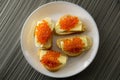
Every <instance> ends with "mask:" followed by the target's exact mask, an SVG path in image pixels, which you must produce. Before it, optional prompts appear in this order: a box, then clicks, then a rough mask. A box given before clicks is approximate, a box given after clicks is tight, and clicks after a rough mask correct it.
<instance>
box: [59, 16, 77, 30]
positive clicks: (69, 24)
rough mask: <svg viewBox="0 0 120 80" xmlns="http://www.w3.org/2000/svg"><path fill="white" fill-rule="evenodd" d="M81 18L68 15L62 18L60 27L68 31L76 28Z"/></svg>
mask: <svg viewBox="0 0 120 80" xmlns="http://www.w3.org/2000/svg"><path fill="white" fill-rule="evenodd" d="M78 21H79V19H78V17H76V16H71V15H67V16H65V17H62V18H61V19H60V22H59V23H60V28H61V29H64V30H66V31H69V30H70V29H72V28H74V27H75V25H76V24H77V23H78Z"/></svg>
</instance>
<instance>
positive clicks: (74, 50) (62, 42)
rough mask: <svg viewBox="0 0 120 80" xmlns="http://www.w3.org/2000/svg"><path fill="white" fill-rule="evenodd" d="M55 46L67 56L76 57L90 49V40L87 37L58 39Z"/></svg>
mask: <svg viewBox="0 0 120 80" xmlns="http://www.w3.org/2000/svg"><path fill="white" fill-rule="evenodd" d="M57 45H58V47H59V48H61V49H62V51H63V52H64V53H65V54H67V55H68V56H77V55H80V54H81V53H82V52H84V51H87V50H89V49H90V48H91V46H92V40H91V38H90V37H88V36H75V37H69V38H62V39H58V40H57Z"/></svg>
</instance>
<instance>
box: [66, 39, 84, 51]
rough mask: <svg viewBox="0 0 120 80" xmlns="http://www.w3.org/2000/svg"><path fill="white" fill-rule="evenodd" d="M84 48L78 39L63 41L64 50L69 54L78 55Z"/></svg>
mask: <svg viewBox="0 0 120 80" xmlns="http://www.w3.org/2000/svg"><path fill="white" fill-rule="evenodd" d="M83 47H84V43H83V42H82V40H81V39H80V38H79V37H74V38H73V39H72V40H71V39H66V40H64V50H65V51H68V52H71V53H78V52H80V51H81V50H82V48H83Z"/></svg>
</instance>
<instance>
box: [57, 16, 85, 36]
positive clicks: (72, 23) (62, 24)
mask: <svg viewBox="0 0 120 80" xmlns="http://www.w3.org/2000/svg"><path fill="white" fill-rule="evenodd" d="M85 30H86V27H85V25H84V24H83V22H82V21H81V20H80V19H79V18H78V17H77V16H72V15H64V16H62V17H61V18H60V19H59V20H58V21H57V23H56V25H55V31H56V33H57V34H59V35H65V34H71V33H76V32H84V31H85Z"/></svg>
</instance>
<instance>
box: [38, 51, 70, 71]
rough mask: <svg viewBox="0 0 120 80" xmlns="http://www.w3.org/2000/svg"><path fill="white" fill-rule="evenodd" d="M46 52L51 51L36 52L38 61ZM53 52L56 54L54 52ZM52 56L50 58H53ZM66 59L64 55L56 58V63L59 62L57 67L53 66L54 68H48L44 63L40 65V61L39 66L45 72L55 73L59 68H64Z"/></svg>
mask: <svg viewBox="0 0 120 80" xmlns="http://www.w3.org/2000/svg"><path fill="white" fill-rule="evenodd" d="M48 51H51V50H38V56H39V59H40V61H41V60H42V59H43V58H44V57H43V56H45V55H46V54H48V53H47V52H48ZM54 52H56V51H54ZM53 57H54V56H52V58H53ZM50 58H51V57H49V58H48V60H49V59H50ZM67 59H68V57H67V56H66V55H65V54H60V56H59V57H58V59H57V60H58V61H59V63H60V64H59V65H57V66H55V67H49V66H47V65H46V64H44V63H42V61H41V64H42V65H43V66H44V67H45V68H46V69H47V70H49V71H52V72H54V71H57V70H59V69H60V68H62V67H63V66H65V64H66V62H67Z"/></svg>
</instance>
